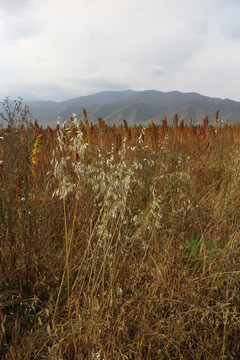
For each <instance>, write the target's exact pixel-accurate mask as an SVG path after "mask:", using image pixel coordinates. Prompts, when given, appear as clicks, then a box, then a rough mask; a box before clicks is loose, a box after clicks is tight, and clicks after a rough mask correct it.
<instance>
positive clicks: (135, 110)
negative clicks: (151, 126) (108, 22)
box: [29, 90, 240, 126]
mask: <svg viewBox="0 0 240 360" xmlns="http://www.w3.org/2000/svg"><path fill="white" fill-rule="evenodd" d="M29 106H30V110H31V112H32V114H33V118H37V119H38V121H39V123H41V124H43V126H46V125H53V126H54V125H55V124H56V122H57V120H58V117H59V116H60V117H61V118H65V119H67V118H68V117H69V116H70V115H71V114H72V113H76V114H77V117H78V118H82V110H83V107H84V108H86V110H87V113H88V118H89V121H91V122H93V123H95V122H96V121H97V119H98V117H99V116H101V117H102V118H104V120H105V121H106V122H107V123H109V124H113V123H115V124H122V121H123V119H126V120H127V122H128V123H129V124H135V123H136V124H140V123H141V124H147V123H149V122H151V121H154V122H155V123H156V124H157V123H160V122H161V121H162V119H163V118H164V117H167V120H168V123H169V124H171V123H172V120H173V117H174V115H175V114H178V117H179V119H182V118H184V119H185V121H186V122H188V121H189V119H190V117H192V119H193V122H194V123H202V121H203V118H204V117H205V116H206V115H207V116H208V118H209V121H210V122H215V115H216V111H217V110H219V111H220V118H221V119H222V120H224V121H229V122H235V123H236V122H239V121H240V102H237V101H232V100H229V99H225V100H223V99H219V98H211V97H207V96H204V95H200V94H198V93H194V92H191V93H181V92H179V91H171V92H161V91H156V90H146V91H133V90H126V91H104V92H101V93H97V94H94V95H88V96H82V97H79V98H76V99H70V100H68V101H62V102H54V101H38V102H34V103H31V104H30V105H29Z"/></svg>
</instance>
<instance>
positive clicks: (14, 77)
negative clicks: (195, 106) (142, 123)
mask: <svg viewBox="0 0 240 360" xmlns="http://www.w3.org/2000/svg"><path fill="white" fill-rule="evenodd" d="M239 13H240V1H239V0H211V1H209V0H201V1H192V0H182V1H177V0H168V1H165V0H131V1H129V0H121V1H112V0H101V1H100V0H81V1H79V0H68V2H66V1H65V0H51V1H50V0H32V1H30V0H15V1H13V0H0V17H1V22H0V30H1V31H0V53H1V57H0V77H1V87H2V89H1V88H0V93H1V94H3V96H6V95H11V96H14V97H16V96H22V97H23V98H26V99H28V98H38V99H39V98H41V99H47V98H49V99H53V100H57V99H59V100H62V99H64V98H65V99H67V98H70V97H77V96H81V95H85V94H89V93H94V92H97V91H102V90H123V89H126V88H132V89H135V90H144V89H153V88H155V89H156V90H162V91H170V90H173V89H175V90H179V91H197V92H201V93H204V94H206V95H211V96H216V97H229V98H233V99H236V100H237V99H238V98H239V97H240V95H239V88H238V84H239V82H238V79H239V77H240V70H239V62H240V22H239V21H238V14H239ZM234 79H236V80H234ZM36 84H37V85H36ZM5 92H8V93H7V94H5ZM12 94H13V95H12Z"/></svg>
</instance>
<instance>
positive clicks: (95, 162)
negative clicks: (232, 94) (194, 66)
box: [0, 100, 240, 360]
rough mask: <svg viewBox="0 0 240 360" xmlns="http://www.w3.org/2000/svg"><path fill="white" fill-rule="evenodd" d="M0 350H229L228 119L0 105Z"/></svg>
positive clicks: (237, 242) (234, 186) (157, 355)
mask: <svg viewBox="0 0 240 360" xmlns="http://www.w3.org/2000/svg"><path fill="white" fill-rule="evenodd" d="M1 117H2V119H3V121H4V124H5V126H4V127H2V128H1V130H0V160H1V163H0V182H1V186H0V357H1V358H2V359H6V360H7V359H8V360H9V359H25V360H27V359H29V360H33V359H52V360H55V359H59V360H60V359H62V360H67V359H89V360H91V359H92V360H103V359H105V360H118V359H121V360H123V359H138V360H140V359H159V360H165V359H176V360H196V359H197V360H205V359H209V360H210V359H215V360H220V359H222V360H237V359H239V358H240V343H239V338H240V267H239V264H240V208H239V204H240V181H239V180H240V176H239V175H240V125H230V124H222V123H220V122H219V121H218V113H217V114H216V124H214V125H209V122H208V119H207V118H205V119H203V123H202V124H201V125H193V124H192V123H191V121H190V123H189V124H188V125H186V124H185V123H184V121H183V120H182V121H178V119H177V116H176V117H175V120H174V123H173V125H171V126H169V125H168V124H167V121H166V119H164V120H163V122H162V124H161V125H155V124H154V123H152V124H150V125H149V126H148V127H147V128H144V127H142V126H131V127H130V126H128V124H127V122H126V121H125V120H124V121H123V124H122V125H121V126H118V127H116V126H111V127H110V126H108V125H107V124H106V123H105V122H104V120H103V119H101V118H99V119H98V122H97V124H95V125H93V124H89V122H88V119H87V113H86V111H85V110H84V111H83V118H82V120H79V119H76V117H75V116H74V115H73V116H72V117H71V118H70V119H69V120H68V121H67V122H66V123H65V124H64V125H61V126H60V125H56V128H54V129H52V128H50V127H48V128H47V129H42V128H41V127H39V125H38V123H37V122H35V123H34V124H32V123H31V122H30V114H29V112H28V108H27V107H23V105H22V103H21V101H19V102H18V101H16V102H14V103H13V104H9V102H8V100H6V101H5V112H4V114H2V115H1Z"/></svg>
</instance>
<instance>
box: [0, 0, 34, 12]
mask: <svg viewBox="0 0 240 360" xmlns="http://www.w3.org/2000/svg"><path fill="white" fill-rule="evenodd" d="M31 5H32V1H31V0H0V10H3V11H5V12H8V13H11V14H18V13H19V12H20V13H22V12H23V11H25V10H26V9H28V8H30V7H31Z"/></svg>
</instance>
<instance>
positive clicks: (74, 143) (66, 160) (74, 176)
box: [51, 114, 90, 199]
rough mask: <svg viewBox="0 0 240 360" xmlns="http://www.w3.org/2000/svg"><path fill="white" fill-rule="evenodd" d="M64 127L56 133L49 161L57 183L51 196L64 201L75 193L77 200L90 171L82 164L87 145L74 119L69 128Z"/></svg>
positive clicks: (74, 118)
mask: <svg viewBox="0 0 240 360" xmlns="http://www.w3.org/2000/svg"><path fill="white" fill-rule="evenodd" d="M73 115H75V114H73ZM65 125H66V124H65V123H64V124H63V128H62V129H60V130H59V131H58V135H57V145H56V149H55V150H54V152H53V159H52V160H51V165H52V166H53V174H54V177H55V179H56V180H57V183H58V186H57V188H56V189H55V190H54V192H53V196H58V197H59V198H60V199H65V198H66V196H67V195H69V194H70V193H75V195H76V197H77V198H79V196H80V194H81V185H82V181H83V179H84V178H85V177H86V175H87V173H88V171H89V170H90V169H88V166H87V165H86V164H85V163H84V154H85V151H86V148H87V146H88V144H87V143H86V142H84V139H83V134H82V132H81V131H80V130H79V127H78V123H77V119H76V117H72V121H71V126H70V127H65Z"/></svg>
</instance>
